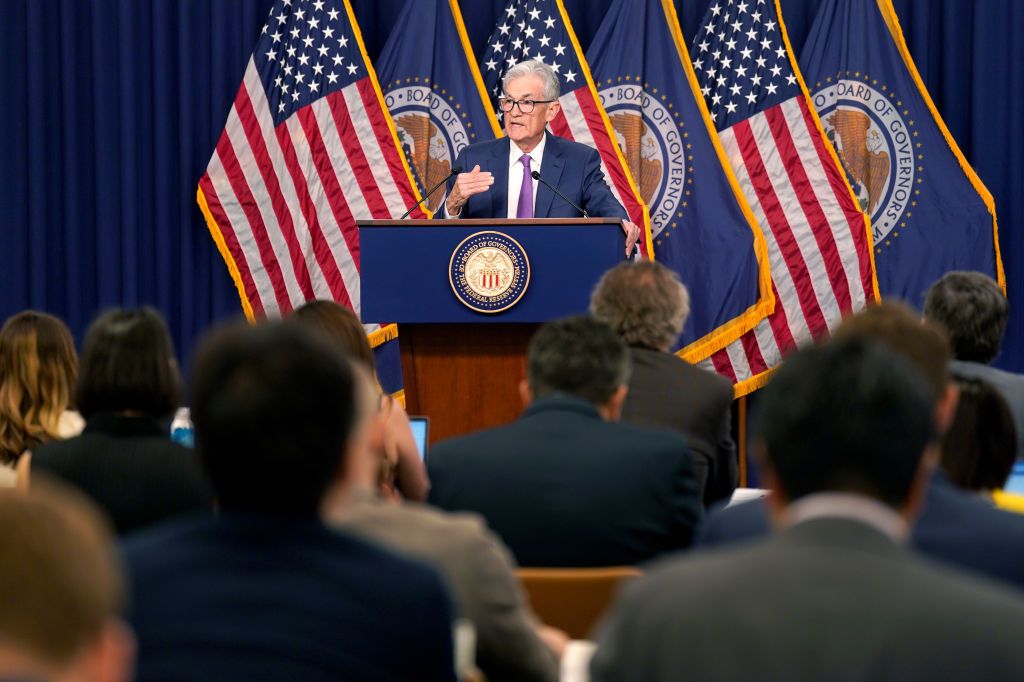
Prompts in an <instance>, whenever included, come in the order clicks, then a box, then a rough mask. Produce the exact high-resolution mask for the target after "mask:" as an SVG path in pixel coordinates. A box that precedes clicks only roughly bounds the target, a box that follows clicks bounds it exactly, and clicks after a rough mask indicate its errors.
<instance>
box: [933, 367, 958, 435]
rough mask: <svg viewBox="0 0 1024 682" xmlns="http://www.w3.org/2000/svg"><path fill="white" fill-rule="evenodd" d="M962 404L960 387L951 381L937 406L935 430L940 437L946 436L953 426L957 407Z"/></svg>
mask: <svg viewBox="0 0 1024 682" xmlns="http://www.w3.org/2000/svg"><path fill="white" fill-rule="evenodd" d="M959 402H960V387H959V386H957V385H956V382H953V381H950V382H949V383H948V384H946V390H945V391H943V392H942V395H941V396H940V397H939V402H938V403H937V404H936V405H935V429H936V430H937V431H938V433H939V435H940V436H942V435H945V433H946V431H948V430H949V427H950V426H951V425H952V424H953V417H955V416H956V406H957V403H959Z"/></svg>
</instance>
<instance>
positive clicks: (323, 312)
mask: <svg viewBox="0 0 1024 682" xmlns="http://www.w3.org/2000/svg"><path fill="white" fill-rule="evenodd" d="M289 319H290V320H291V321H292V322H295V323H297V324H299V325H302V326H304V327H306V328H308V329H312V330H314V331H316V332H318V333H320V334H323V335H324V336H325V337H326V338H327V340H328V342H329V343H330V344H331V345H333V346H335V347H336V348H338V349H340V350H341V351H342V352H343V353H345V355H347V356H348V357H349V358H351V359H352V360H354V361H356V362H358V363H359V364H361V365H362V366H363V367H365V368H366V370H367V371H368V372H369V373H370V375H371V376H372V377H373V380H374V383H375V384H376V389H375V390H376V392H377V395H379V396H380V411H381V416H382V417H383V419H384V440H383V442H382V443H381V449H382V452H381V455H382V456H383V457H384V458H385V463H386V466H387V471H388V473H389V477H388V480H387V481H386V482H385V489H386V490H387V491H388V494H389V496H391V497H392V498H396V499H397V498H399V497H402V498H405V499H408V500H416V501H417V502H423V501H425V500H426V499H427V490H428V489H429V488H430V481H428V480H427V470H426V467H424V466H423V459H422V458H421V457H420V453H419V450H418V449H417V448H416V439H415V438H414V437H413V435H412V427H411V426H410V425H409V416H408V415H407V414H406V413H405V408H404V407H402V404H401V403H399V402H398V401H397V400H395V399H394V398H393V397H391V396H389V395H388V394H386V393H384V392H383V390H382V389H381V387H380V380H379V379H378V378H377V362H376V358H375V357H374V355H373V349H372V348H370V344H369V342H368V341H367V339H366V330H365V329H364V328H363V324H362V322H360V321H359V317H358V316H356V314H355V313H354V312H352V311H351V310H349V309H348V308H346V307H344V306H342V305H340V304H338V303H335V302H334V301H309V302H308V303H306V304H304V305H303V306H301V307H299V308H297V309H296V310H295V312H294V313H292V316H291V317H290V318H289Z"/></svg>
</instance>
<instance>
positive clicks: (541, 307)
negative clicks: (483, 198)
mask: <svg viewBox="0 0 1024 682" xmlns="http://www.w3.org/2000/svg"><path fill="white" fill-rule="evenodd" d="M358 225H359V240H360V247H359V250H360V261H361V268H360V270H361V273H360V274H361V286H360V292H361V312H362V318H363V319H364V320H376V321H380V322H382V323H385V322H397V323H398V335H399V340H400V345H401V350H402V375H403V379H404V382H405V398H406V407H407V409H408V411H409V413H410V414H423V415H427V416H428V417H430V420H431V425H430V436H431V440H432V441H433V440H441V439H444V438H449V437H451V436H455V435H458V434H462V433H468V432H470V431H476V430H479V429H482V428H487V427H491V426H497V425H499V424H504V423H508V422H510V421H512V420H513V419H515V418H516V416H518V415H519V413H520V412H521V411H522V407H523V406H522V401H521V398H520V394H519V388H518V387H519V382H520V381H521V380H522V379H523V378H524V377H525V375H526V373H525V351H526V345H527V342H528V341H529V339H530V336H531V335H532V334H533V332H534V331H535V330H536V328H537V326H538V325H539V324H540V323H542V322H546V321H548V320H552V319H555V318H559V317H565V316H567V315H573V314H578V313H585V312H586V311H587V308H588V306H589V303H590V293H591V291H592V290H593V288H594V285H595V284H597V281H598V279H600V277H601V275H602V274H603V273H604V272H605V271H606V270H608V269H609V268H612V267H614V266H615V265H617V264H619V263H621V262H622V259H623V233H622V227H621V223H620V221H619V220H618V219H605V218H543V219H531V220H497V219H495V220H404V221H398V220H370V221H362V222H359V223H358Z"/></svg>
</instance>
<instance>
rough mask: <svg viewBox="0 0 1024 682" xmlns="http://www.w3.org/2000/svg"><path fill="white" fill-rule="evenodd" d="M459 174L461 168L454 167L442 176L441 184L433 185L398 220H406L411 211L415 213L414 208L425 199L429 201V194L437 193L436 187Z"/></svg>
mask: <svg viewBox="0 0 1024 682" xmlns="http://www.w3.org/2000/svg"><path fill="white" fill-rule="evenodd" d="M461 172H462V166H455V167H454V168H452V172H451V173H449V174H448V175H446V176H444V180H442V181H441V182H439V183H437V184H436V185H434V186H433V187H431V188H430V191H429V192H427V193H426V194H424V195H423V198H422V199H420V200H419V201H417V202H416V203H415V204H413V205H412V208H410V209H409V210H408V211H406V212H405V213H403V214H402V217H401V218H399V220H405V219H406V218H408V217H409V214H410V213H412V212H413V211H415V210H416V207H417V206H419V205H420V204H422V203H423V202H424V201H426V200H427V199H429V198H430V195H431V194H433V193H434V192H436V191H437V188H438V187H440V186H441V185H443V184H444V183H446V182H448V181H449V180H451V179H452V178H453V177H455V176H456V175H458V174H459V173H461Z"/></svg>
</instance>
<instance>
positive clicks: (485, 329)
mask: <svg viewBox="0 0 1024 682" xmlns="http://www.w3.org/2000/svg"><path fill="white" fill-rule="evenodd" d="M537 327H538V325H536V324H488V325H482V324H400V325H399V327H398V337H399V339H401V348H402V378H403V380H404V381H405V405H406V410H407V411H408V413H409V414H411V415H425V416H427V417H429V418H430V442H431V443H434V442H436V441H439V440H444V439H445V438H451V437H452V436H458V435H461V434H464V433H469V432H471V431H479V430H480V429H486V428H490V427H493V426H499V425H501V424H507V423H509V422H510V421H512V420H514V419H515V418H516V417H518V416H519V414H520V413H521V412H522V411H523V403H522V399H521V398H520V396H519V382H520V381H522V379H523V378H524V377H525V376H526V360H525V358H526V346H527V344H528V343H529V341H530V337H531V336H532V335H533V332H534V331H536V329H537Z"/></svg>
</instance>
